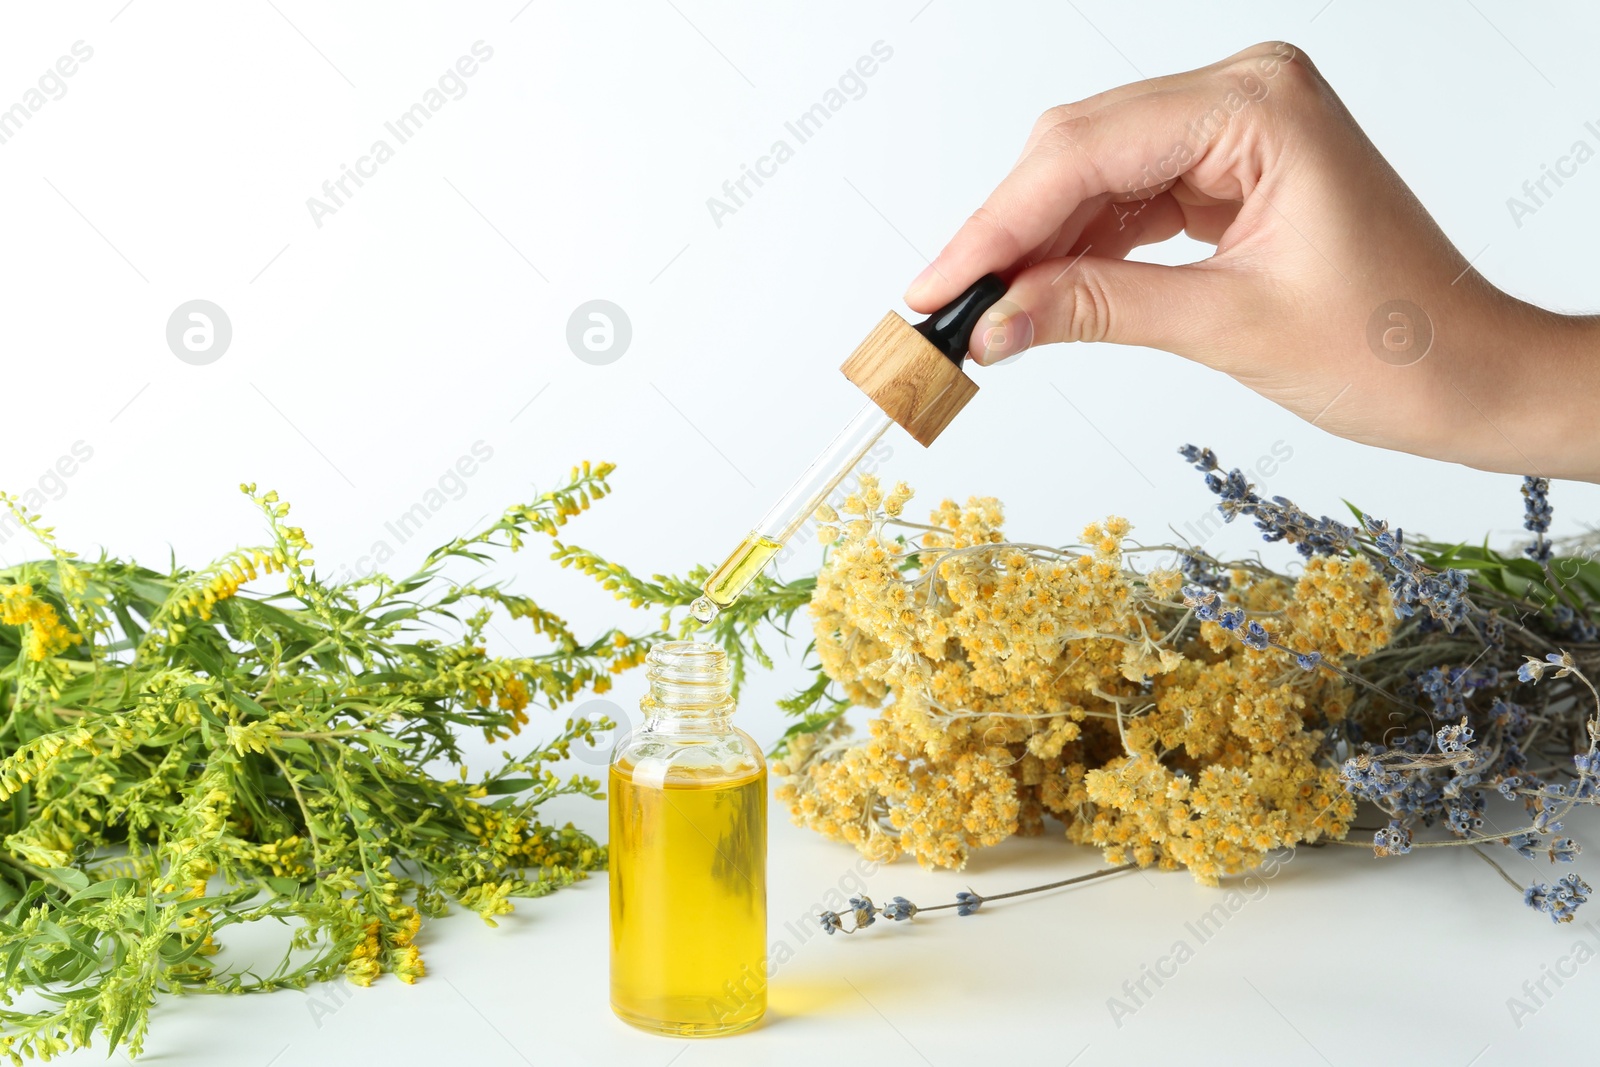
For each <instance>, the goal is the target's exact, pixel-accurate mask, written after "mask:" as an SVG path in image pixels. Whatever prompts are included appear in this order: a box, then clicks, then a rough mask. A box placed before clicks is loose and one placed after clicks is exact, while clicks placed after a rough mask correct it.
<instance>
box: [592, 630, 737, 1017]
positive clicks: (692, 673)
mask: <svg viewBox="0 0 1600 1067" xmlns="http://www.w3.org/2000/svg"><path fill="white" fill-rule="evenodd" d="M645 676H646V678H647V680H648V681H649V683H650V691H649V693H647V694H646V695H645V697H644V698H643V699H642V700H641V701H640V702H639V707H640V710H641V711H643V713H644V715H645V723H644V726H643V728H642V729H640V730H638V731H636V732H635V733H633V734H632V735H631V736H625V737H622V738H619V739H618V742H617V746H616V750H615V751H614V752H613V753H612V756H611V768H610V773H609V776H608V777H609V793H608V795H609V797H610V805H609V806H610V815H611V1008H612V1010H613V1011H615V1012H616V1013H617V1015H618V1016H619V1017H621V1018H622V1019H623V1020H624V1021H625V1022H628V1023H632V1024H633V1025H634V1026H638V1027H641V1028H643V1029H646V1030H651V1031H654V1032H656V1033H661V1034H670V1035H672V1036H675V1037H711V1036H715V1035H719V1034H731V1033H736V1032H738V1031H740V1030H744V1029H746V1028H748V1027H750V1026H754V1025H755V1024H756V1023H757V1022H758V1021H760V1019H761V1016H762V1015H763V1014H764V1013H765V1012H766V1009H767V968H766V962H767V891H766V874H767V764H766V759H765V757H764V756H763V755H762V752H761V749H760V747H759V746H758V745H757V744H756V743H755V741H754V740H753V739H751V737H750V735H749V734H746V733H745V732H744V731H743V730H740V729H737V728H736V727H734V726H733V725H732V723H731V722H730V721H729V719H730V716H731V715H732V714H733V710H734V705H733V698H732V697H731V696H730V693H729V688H730V683H731V673H730V670H729V667H728V660H727V656H726V654H724V653H723V651H722V650H721V649H720V648H717V647H716V646H715V645H708V644H704V643H702V642H697V641H672V642H667V643H664V644H659V645H656V646H655V647H654V648H652V649H651V650H650V653H649V655H648V656H647V657H646V659H645Z"/></svg>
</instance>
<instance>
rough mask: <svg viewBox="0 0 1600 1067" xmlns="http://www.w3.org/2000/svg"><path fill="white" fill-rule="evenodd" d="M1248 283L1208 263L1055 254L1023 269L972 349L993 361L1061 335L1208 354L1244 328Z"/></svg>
mask: <svg viewBox="0 0 1600 1067" xmlns="http://www.w3.org/2000/svg"><path fill="white" fill-rule="evenodd" d="M1244 284H1245V281H1244V279H1243V278H1241V277H1240V276H1238V275H1237V274H1234V273H1232V272H1230V271H1226V270H1221V269H1217V268H1216V267H1214V266H1207V265H1204V264H1195V265H1189V266H1181V267H1169V266H1164V265H1161V264H1156V263H1138V262H1131V261H1129V260H1125V259H1102V258H1095V257H1091V256H1079V257H1078V258H1077V259H1075V260H1069V259H1054V260H1047V261H1045V262H1043V263H1037V264H1035V265H1033V266H1032V267H1029V268H1028V269H1026V270H1024V271H1022V272H1021V273H1020V274H1018V275H1017V276H1016V278H1014V279H1013V280H1012V282H1011V286H1010V288H1009V289H1007V290H1006V295H1005V296H1004V297H1003V298H1001V300H1000V302H999V303H997V304H995V305H994V306H993V307H992V308H990V309H989V311H988V312H986V313H985V314H984V317H983V318H982V319H981V320H980V321H979V323H978V325H977V327H976V328H974V329H973V331H972V343H971V346H970V354H971V356H972V358H973V359H974V360H975V361H976V362H978V363H980V364H990V363H997V362H999V361H1000V360H1002V359H1005V358H1006V357H1007V356H1014V355H1016V354H1017V353H1018V352H1021V351H1023V350H1024V349H1027V348H1032V347H1035V346H1038V345H1043V344H1049V343H1051V342H1053V341H1110V342H1112V343H1113V344H1120V345H1138V346H1141V347H1145V348H1160V349H1164V350H1165V351H1168V352H1174V353H1176V354H1178V355H1180V356H1187V357H1189V358H1192V359H1194V358H1201V357H1202V355H1203V354H1205V353H1206V352H1208V351H1210V350H1214V348H1215V346H1216V345H1218V344H1219V343H1220V342H1221V341H1222V340H1223V339H1224V338H1225V337H1226V336H1227V334H1228V332H1229V331H1230V330H1232V329H1236V328H1237V324H1238V323H1239V321H1240V316H1241V314H1243V308H1244V304H1245V301H1244V296H1245V294H1244V290H1243V286H1244Z"/></svg>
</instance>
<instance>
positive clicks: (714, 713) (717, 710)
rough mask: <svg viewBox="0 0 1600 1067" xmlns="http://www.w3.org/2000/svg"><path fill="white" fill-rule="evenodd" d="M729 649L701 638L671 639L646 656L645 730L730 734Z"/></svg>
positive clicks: (642, 707)
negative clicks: (692, 639)
mask: <svg viewBox="0 0 1600 1067" xmlns="http://www.w3.org/2000/svg"><path fill="white" fill-rule="evenodd" d="M732 674H733V672H732V671H731V670H730V668H729V666H728V657H727V654H726V653H724V652H723V651H722V649H720V648H718V647H716V646H715V645H709V644H706V643H704V642H701V641H668V642H665V643H663V644H659V645H656V646H655V647H654V648H652V649H651V650H650V652H649V654H648V655H647V656H646V657H645V678H646V679H647V680H648V681H649V683H650V691H649V693H647V694H646V695H645V697H644V698H643V699H642V700H640V701H639V710H640V711H642V712H644V715H645V729H647V730H661V729H670V730H674V731H678V732H683V733H707V734H715V733H726V732H727V731H728V730H729V729H730V728H731V724H730V721H729V720H730V717H731V716H732V715H733V711H734V701H733V695H732V683H733V677H732Z"/></svg>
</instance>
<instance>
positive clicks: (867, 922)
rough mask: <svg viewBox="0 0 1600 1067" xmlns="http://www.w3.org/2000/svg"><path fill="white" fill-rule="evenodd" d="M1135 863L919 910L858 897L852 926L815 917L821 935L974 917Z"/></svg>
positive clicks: (829, 915)
mask: <svg viewBox="0 0 1600 1067" xmlns="http://www.w3.org/2000/svg"><path fill="white" fill-rule="evenodd" d="M1137 866H1138V864H1136V863H1124V864H1122V865H1121V866H1120V867H1107V868H1106V869H1105V870H1103V871H1094V872H1092V873H1090V874H1080V875H1078V876H1077V877H1075V878H1063V879H1062V880H1061V881H1059V882H1050V883H1048V884H1046V885H1036V886H1030V887H1029V888H1027V889H1013V890H1012V891H1011V892H1009V893H994V894H992V895H990V896H984V895H982V894H981V893H977V892H974V891H973V890H971V889H963V890H962V891H961V892H959V893H957V894H956V899H955V900H954V901H952V902H951V903H949V904H935V905H933V906H932V907H927V908H922V907H918V906H917V905H915V904H913V903H911V901H909V900H907V899H906V898H905V897H895V898H893V899H892V900H891V901H890V902H889V903H887V904H884V905H881V906H880V905H875V904H874V903H873V902H872V898H871V897H869V896H867V895H866V894H865V893H863V894H862V895H861V896H859V897H851V898H850V912H849V914H850V917H851V919H852V921H853V923H854V925H852V926H845V925H844V919H843V918H841V917H840V915H839V913H838V912H833V911H825V912H822V913H821V914H820V915H818V916H817V921H818V922H819V923H820V924H821V926H822V929H823V932H824V933H829V934H833V933H841V934H853V933H855V932H856V931H857V930H864V929H866V928H867V927H869V926H871V925H872V924H873V923H874V922H876V921H877V918H878V917H879V916H882V917H883V918H885V919H889V920H891V921H893V922H905V921H909V920H910V919H911V918H913V917H914V916H917V915H920V914H922V913H923V912H929V911H947V910H949V909H950V908H954V909H956V914H957V915H976V914H977V913H978V909H979V908H981V907H983V905H985V904H987V903H989V902H990V901H992V900H1007V899H1009V898H1011V897H1022V896H1027V895H1028V894H1030V893H1043V892H1044V891H1045V890H1047V889H1060V888H1062V887H1063V886H1069V885H1076V884H1078V883H1079V882H1091V881H1093V880H1095V879H1096V878H1104V877H1106V876H1107V875H1111V874H1120V873H1122V872H1123V871H1131V870H1133V869H1134V868H1136V867H1137Z"/></svg>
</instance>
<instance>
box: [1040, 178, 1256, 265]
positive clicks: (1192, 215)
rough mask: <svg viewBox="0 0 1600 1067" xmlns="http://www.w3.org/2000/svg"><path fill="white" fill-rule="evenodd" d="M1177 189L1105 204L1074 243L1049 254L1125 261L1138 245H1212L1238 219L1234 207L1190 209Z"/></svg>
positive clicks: (1233, 203)
mask: <svg viewBox="0 0 1600 1067" xmlns="http://www.w3.org/2000/svg"><path fill="white" fill-rule="evenodd" d="M1181 189H1182V187H1181V186H1180V187H1178V188H1175V189H1173V190H1171V191H1169V192H1165V193H1161V194H1159V195H1157V196H1153V197H1146V198H1144V199H1138V200H1131V201H1121V202H1113V203H1109V204H1107V205H1106V206H1105V207H1104V208H1103V209H1102V210H1101V211H1099V212H1098V213H1097V214H1096V215H1095V217H1094V218H1093V219H1092V220H1091V221H1090V222H1089V224H1088V225H1087V226H1085V227H1084V228H1083V232H1082V233H1081V234H1080V235H1079V238H1078V240H1077V241H1076V242H1075V243H1073V244H1072V245H1069V246H1066V247H1064V248H1061V249H1060V250H1059V251H1056V252H1055V253H1054V258H1066V259H1071V258H1072V257H1074V256H1076V255H1079V254H1080V253H1087V254H1089V255H1094V256H1101V257H1103V258H1107V259H1124V258H1126V257H1127V255H1128V253H1129V252H1132V251H1133V250H1134V249H1135V248H1138V247H1140V246H1142V245H1151V244H1159V243H1160V242H1162V241H1165V240H1167V239H1169V238H1172V237H1176V236H1177V235H1178V234H1180V233H1182V234H1187V235H1188V236H1189V237H1191V238H1193V239H1194V240H1196V241H1204V242H1205V243H1206V244H1211V245H1215V244H1216V243H1217V242H1218V241H1219V240H1220V239H1221V237H1222V235H1223V233H1224V232H1226V231H1227V229H1228V227H1229V226H1230V225H1232V224H1233V220H1234V219H1235V218H1237V217H1238V215H1239V207H1240V205H1239V203H1238V202H1236V201H1223V202H1208V203H1191V202H1189V198H1188V197H1187V196H1186V195H1179V194H1180V190H1181Z"/></svg>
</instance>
